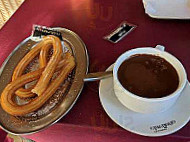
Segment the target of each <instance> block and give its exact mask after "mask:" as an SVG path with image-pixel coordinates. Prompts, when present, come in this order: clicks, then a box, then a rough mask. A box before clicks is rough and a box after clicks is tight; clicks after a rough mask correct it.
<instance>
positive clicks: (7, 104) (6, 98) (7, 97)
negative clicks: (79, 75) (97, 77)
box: [1, 56, 75, 116]
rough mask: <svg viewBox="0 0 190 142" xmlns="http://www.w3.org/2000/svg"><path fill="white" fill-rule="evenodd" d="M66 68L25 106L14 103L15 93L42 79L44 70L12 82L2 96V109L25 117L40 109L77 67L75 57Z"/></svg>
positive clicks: (67, 61)
mask: <svg viewBox="0 0 190 142" xmlns="http://www.w3.org/2000/svg"><path fill="white" fill-rule="evenodd" d="M64 64H65V65H64V67H63V69H62V70H61V72H60V74H59V76H58V77H57V78H56V79H55V80H53V81H52V82H51V83H50V85H49V87H48V88H47V89H46V90H45V91H44V93H42V94H41V95H40V96H38V97H36V98H35V99H33V100H32V101H30V102H29V103H27V104H25V105H17V104H16V103H15V102H14V101H13V98H14V92H15V91H16V90H17V89H18V88H20V87H21V86H23V85H24V84H26V83H28V82H30V81H33V80H36V79H38V78H39V77H40V75H41V73H42V72H43V68H41V69H39V70H37V71H34V72H30V73H27V74H25V75H22V76H20V77H19V78H18V79H16V80H14V81H12V82H11V83H10V84H8V85H7V86H6V88H5V89H4V90H3V92H2V94H1V106H2V108H3V109H4V110H5V111H6V112H7V113H9V114H11V115H16V116H17V115H20V116H21V115H25V114H27V113H30V112H32V111H35V110H37V109H38V108H40V107H41V106H42V105H43V104H44V103H45V102H46V101H47V100H48V99H49V98H50V97H51V96H52V95H53V94H54V93H55V91H56V90H57V88H58V87H59V86H60V84H61V83H62V82H63V81H64V80H65V79H66V78H67V76H68V74H69V73H70V72H71V71H72V70H73V68H74V67H75V61H74V58H73V56H70V57H69V59H67V60H65V61H64Z"/></svg>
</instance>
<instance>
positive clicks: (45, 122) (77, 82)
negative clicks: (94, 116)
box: [0, 28, 88, 135]
mask: <svg viewBox="0 0 190 142" xmlns="http://www.w3.org/2000/svg"><path fill="white" fill-rule="evenodd" d="M54 29H56V30H59V31H60V32H61V33H62V35H63V40H65V41H66V42H67V43H68V44H70V46H71V49H72V52H73V54H74V57H75V61H76V68H75V71H74V72H75V73H74V74H73V77H72V83H71V85H70V88H69V90H68V93H67V94H65V95H64V97H63V99H62V100H61V102H60V103H58V104H57V105H56V106H55V107H54V109H52V110H51V111H50V112H49V113H47V114H46V115H44V116H43V117H39V118H37V119H35V120H25V119H19V118H18V117H14V116H11V115H9V114H8V113H6V112H5V111H4V110H3V109H2V108H1V106H0V125H1V128H2V129H4V130H5V131H7V132H8V133H11V134H15V135H20V134H31V133H35V132H38V131H40V130H43V129H44V128H47V127H48V126H51V125H52V124H54V123H56V122H57V121H58V120H60V119H61V118H62V117H63V116H65V115H66V114H67V112H69V110H70V109H71V108H72V106H73V105H74V104H75V102H76V100H77V99H78V97H79V95H80V93H81V91H82V89H83V85H84V81H83V79H84V77H85V75H86V74H87V71H88V53H87V50H86V47H85V44H84V43H83V41H82V40H81V39H80V37H79V36H78V35H77V34H75V33H74V32H72V31H70V30H68V29H64V28H54ZM36 43H37V42H35V41H33V40H31V38H30V37H28V38H27V39H25V40H24V41H23V42H21V43H20V44H19V45H18V46H17V47H16V48H15V49H14V50H13V51H12V53H11V54H10V55H9V56H8V57H7V59H6V60H5V62H4V63H3V65H2V67H1V69H0V84H1V85H0V94H1V92H2V91H3V89H4V88H5V87H6V85H7V84H8V83H9V82H10V81H11V77H12V73H13V71H14V68H15V67H16V65H17V64H18V62H19V61H20V60H21V59H22V58H23V57H24V55H25V54H26V53H27V52H28V51H30V49H31V48H32V47H33V46H34V45H35V44H36Z"/></svg>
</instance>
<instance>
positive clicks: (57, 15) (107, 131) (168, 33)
mask: <svg viewBox="0 0 190 142" xmlns="http://www.w3.org/2000/svg"><path fill="white" fill-rule="evenodd" d="M124 20H126V21H128V22H130V23H133V24H135V25H137V28H136V29H135V30H134V31H133V32H131V33H130V34H129V35H128V36H127V37H125V38H124V39H122V40H121V41H120V42H119V43H117V44H112V43H110V42H108V41H106V40H104V39H103V37H104V36H105V35H107V34H108V33H110V32H111V31H112V30H113V29H115V28H116V27H117V26H118V25H119V24H120V23H121V22H122V21H124ZM33 24H39V25H45V26H50V27H64V28H68V29H70V30H72V31H74V32H76V33H77V34H78V35H79V36H80V37H81V38H82V40H83V41H84V43H85V44H86V46H87V49H88V53H89V61H90V66H89V72H96V71H104V70H105V69H106V68H107V67H108V66H109V65H111V64H112V63H114V61H115V60H116V59H117V57H118V56H119V55H120V54H121V53H123V52H125V51H126V50H129V49H132V48H135V47H145V46H152V47H154V46H156V45H157V44H161V45H164V46H165V47H166V51H168V52H170V53H171V54H173V55H175V56H176V57H177V58H178V59H179V60H180V61H181V62H182V63H183V65H184V67H185V68H186V71H187V75H188V79H189V76H190V65H189V62H190V57H189V53H190V40H189V37H190V36H189V35H190V28H189V27H190V21H189V20H159V19H152V18H150V17H148V15H146V14H145V13H144V8H143V4H142V1H141V0H112V1H110V0H104V1H102V0H80V1H78V0H54V1H52V0H46V1H38V0H26V1H25V2H24V3H23V5H22V6H21V7H20V8H19V9H18V10H17V12H16V13H15V14H14V15H13V17H12V18H11V19H10V20H9V21H8V22H7V23H6V24H5V26H4V27H3V28H2V29H1V30H0V51H1V52H0V64H2V63H3V61H4V60H5V59H6V57H7V56H8V55H9V54H10V52H11V51H12V50H13V49H14V48H15V47H16V46H17V45H18V44H19V43H20V42H21V41H22V40H23V39H25V38H26V37H28V36H29V35H30V34H31V30H32V25H33ZM98 85H99V82H91V83H85V86H84V89H83V91H82V94H81V96H80V97H79V100H78V101H77V103H76V104H75V106H74V107H73V108H72V110H71V111H70V112H69V113H68V114H67V115H66V116H65V117H64V118H62V119H61V120H60V121H59V122H58V124H57V125H54V126H52V127H50V128H49V129H47V130H46V131H43V132H40V133H37V134H34V135H30V136H28V137H30V138H32V139H34V140H39V141H40V142H41V141H52V142H53V141H54V140H55V139H54V138H55V137H56V136H55V135H54V134H55V133H57V134H60V135H59V137H60V138H62V140H63V139H64V140H65V141H66V140H72V141H105V140H109V141H116V140H118V141H133V142H134V141H135V142H137V141H138V142H139V141H169V140H170V141H188V140H189V141H190V123H188V124H187V125H186V126H185V127H184V128H182V129H181V130H180V131H178V132H176V133H174V134H172V135H168V136H164V137H160V138H148V137H143V136H139V135H136V134H132V133H130V132H128V131H125V130H124V129H122V128H120V127H119V126H117V125H116V124H115V123H114V122H113V121H112V120H111V119H110V118H109V117H108V116H107V114H106V113H105V112H104V110H103V108H102V106H101V104H100V101H99V97H98ZM186 109H187V108H186ZM56 129H57V130H56ZM42 136H43V137H42ZM59 140H60V141H61V139H59Z"/></svg>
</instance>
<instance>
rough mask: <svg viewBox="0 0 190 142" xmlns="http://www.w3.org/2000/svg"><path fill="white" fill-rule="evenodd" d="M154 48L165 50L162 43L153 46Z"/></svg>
mask: <svg viewBox="0 0 190 142" xmlns="http://www.w3.org/2000/svg"><path fill="white" fill-rule="evenodd" d="M155 48H156V49H158V50H160V51H165V47H164V46H162V45H156V47H155Z"/></svg>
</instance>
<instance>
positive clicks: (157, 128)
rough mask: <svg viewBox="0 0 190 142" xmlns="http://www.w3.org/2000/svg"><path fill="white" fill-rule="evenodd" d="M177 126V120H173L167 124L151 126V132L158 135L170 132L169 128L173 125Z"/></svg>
mask: <svg viewBox="0 0 190 142" xmlns="http://www.w3.org/2000/svg"><path fill="white" fill-rule="evenodd" d="M175 124H176V120H171V121H169V122H167V123H163V124H159V125H154V126H151V127H150V130H152V131H153V132H154V133H158V132H161V131H166V130H168V127H171V126H172V125H175Z"/></svg>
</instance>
